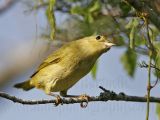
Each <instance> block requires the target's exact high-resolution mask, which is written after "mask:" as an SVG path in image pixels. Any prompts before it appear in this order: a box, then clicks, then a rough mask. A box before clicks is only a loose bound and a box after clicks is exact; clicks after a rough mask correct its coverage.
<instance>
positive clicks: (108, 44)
mask: <svg viewBox="0 0 160 120" xmlns="http://www.w3.org/2000/svg"><path fill="white" fill-rule="evenodd" d="M104 44H105V45H106V46H107V47H109V48H110V47H112V46H115V45H116V44H114V43H111V42H105V43H104Z"/></svg>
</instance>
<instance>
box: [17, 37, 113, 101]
mask: <svg viewBox="0 0 160 120" xmlns="http://www.w3.org/2000/svg"><path fill="white" fill-rule="evenodd" d="M114 45H115V44H114V43H113V42H111V41H110V40H108V38H107V37H106V36H105V35H93V36H87V37H84V38H81V39H79V40H74V41H71V42H68V43H66V44H65V45H63V46H62V47H60V48H59V49H57V50H56V51H54V52H53V53H51V54H50V55H49V56H48V57H47V58H46V59H45V60H44V62H42V64H40V66H39V67H38V69H37V70H36V71H35V73H34V74H33V75H31V76H30V79H29V80H27V81H24V82H22V83H18V84H15V85H14V87H16V88H19V89H23V90H24V91H28V90H31V89H32V88H37V89H41V90H43V91H44V92H45V93H46V94H47V95H51V96H55V97H57V104H59V102H60V96H62V97H75V96H76V95H69V94H67V91H68V90H69V89H70V88H71V87H72V86H74V85H75V84H76V83H77V82H78V81H79V80H80V79H81V78H82V77H84V76H85V75H87V74H88V73H89V72H90V70H91V69H92V67H93V66H94V64H95V63H96V61H97V59H98V58H99V57H100V56H101V55H102V54H103V53H106V52H107V51H109V50H110V48H111V47H112V46H114ZM54 92H59V93H60V96H59V95H57V94H55V93H54Z"/></svg>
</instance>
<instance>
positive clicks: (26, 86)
mask: <svg viewBox="0 0 160 120" xmlns="http://www.w3.org/2000/svg"><path fill="white" fill-rule="evenodd" d="M14 87H15V88H18V89H23V90H25V91H28V90H31V89H32V88H34V86H32V85H31V84H30V80H27V81H24V82H22V83H18V84H15V85H14Z"/></svg>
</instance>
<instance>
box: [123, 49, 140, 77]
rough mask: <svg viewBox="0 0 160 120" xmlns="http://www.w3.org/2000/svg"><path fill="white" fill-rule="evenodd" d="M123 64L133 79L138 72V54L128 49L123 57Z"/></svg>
mask: <svg viewBox="0 0 160 120" xmlns="http://www.w3.org/2000/svg"><path fill="white" fill-rule="evenodd" d="M121 62H122V64H123V66H124V69H125V70H126V71H127V73H128V75H130V76H131V77H133V76H134V73H135V70H136V63H137V54H136V53H135V52H134V51H133V50H131V49H128V50H127V51H126V52H125V53H124V54H123V55H122V56H121Z"/></svg>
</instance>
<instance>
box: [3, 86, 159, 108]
mask: <svg viewBox="0 0 160 120" xmlns="http://www.w3.org/2000/svg"><path fill="white" fill-rule="evenodd" d="M100 88H101V89H102V90H103V92H102V93H100V95H99V96H91V97H89V100H88V102H95V101H108V100H110V101H129V102H146V101H147V98H146V97H140V96H130V95H126V94H124V93H122V92H121V93H119V94H117V93H115V92H113V91H109V90H106V89H105V88H103V87H100ZM0 97H2V98H5V99H8V100H10V101H13V102H17V103H20V104H25V105H38V104H49V103H52V104H53V103H56V100H55V99H52V100H24V99H21V98H17V97H15V96H12V95H9V94H7V93H4V92H0ZM82 102H86V100H85V99H84V100H83V99H78V98H74V99H73V98H63V99H62V104H74V103H82ZM150 102H154V103H160V98H157V97H150Z"/></svg>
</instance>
